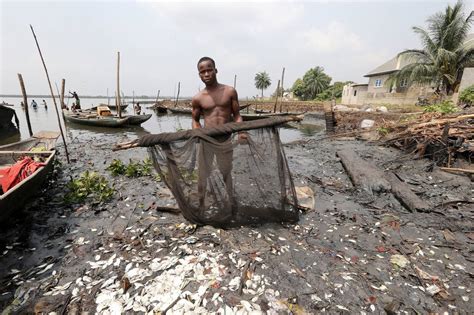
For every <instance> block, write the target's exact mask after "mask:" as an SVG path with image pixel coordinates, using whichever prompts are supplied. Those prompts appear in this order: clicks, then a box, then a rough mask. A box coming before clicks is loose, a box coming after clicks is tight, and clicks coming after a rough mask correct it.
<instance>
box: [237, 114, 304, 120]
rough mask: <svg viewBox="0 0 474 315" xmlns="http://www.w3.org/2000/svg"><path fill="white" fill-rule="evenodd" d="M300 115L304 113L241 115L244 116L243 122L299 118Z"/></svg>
mask: <svg viewBox="0 0 474 315" xmlns="http://www.w3.org/2000/svg"><path fill="white" fill-rule="evenodd" d="M299 115H304V113H291V112H288V113H266V114H257V113H255V114H240V116H242V120H243V121H249V120H257V119H263V118H268V117H274V116H299Z"/></svg>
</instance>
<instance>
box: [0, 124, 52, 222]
mask: <svg viewBox="0 0 474 315" xmlns="http://www.w3.org/2000/svg"><path fill="white" fill-rule="evenodd" d="M42 133H43V135H44V136H45V138H42V137H41V133H38V134H35V135H34V136H33V137H32V138H30V139H28V140H24V141H19V142H16V143H12V144H8V145H4V146H1V147H0V168H4V167H9V166H11V165H13V164H15V163H16V161H18V160H20V159H21V158H22V157H24V156H31V157H41V158H42V159H43V160H44V163H45V164H46V165H45V166H43V167H41V168H39V169H37V170H36V171H35V172H34V173H33V174H31V175H30V176H28V177H27V178H26V179H24V180H22V181H21V182H20V183H18V184H16V185H15V186H14V187H12V188H10V189H9V190H8V191H7V192H6V193H4V194H2V195H0V224H2V223H4V222H6V221H7V220H8V218H9V217H10V216H11V215H12V214H13V213H16V212H17V211H20V210H22V209H23V207H24V206H25V204H26V203H27V202H28V201H30V200H31V197H33V196H34V195H36V194H38V193H40V192H41V189H42V187H43V184H44V182H45V180H46V178H47V177H48V175H49V174H50V173H51V171H52V170H53V162H54V158H55V155H56V151H55V150H54V147H55V145H56V140H57V137H58V136H59V134H58V133H53V132H42ZM55 135H56V136H55ZM54 136H55V137H54ZM35 148H36V149H42V150H43V149H44V150H46V151H41V152H34V151H31V150H29V149H33V150H34V149H35Z"/></svg>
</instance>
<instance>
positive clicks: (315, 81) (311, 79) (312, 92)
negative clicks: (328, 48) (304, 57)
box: [292, 66, 332, 100]
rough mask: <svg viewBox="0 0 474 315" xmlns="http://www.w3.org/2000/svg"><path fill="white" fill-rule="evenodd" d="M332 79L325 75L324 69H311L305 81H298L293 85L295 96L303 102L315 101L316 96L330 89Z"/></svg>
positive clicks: (305, 76)
mask: <svg viewBox="0 0 474 315" xmlns="http://www.w3.org/2000/svg"><path fill="white" fill-rule="evenodd" d="M331 80H332V78H331V77H330V76H328V75H327V74H326V73H324V68H323V67H319V66H318V67H315V68H312V69H309V70H308V71H307V72H306V73H305V75H304V76H303V79H297V80H296V81H295V83H294V84H293V88H292V91H293V94H294V95H295V96H297V97H299V98H300V99H302V100H313V99H315V97H316V95H318V94H319V93H321V92H323V91H324V90H326V89H327V88H328V87H329V84H330V83H331Z"/></svg>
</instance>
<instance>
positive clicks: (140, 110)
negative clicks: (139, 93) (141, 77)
mask: <svg viewBox="0 0 474 315" xmlns="http://www.w3.org/2000/svg"><path fill="white" fill-rule="evenodd" d="M141 112H142V107H141V106H140V103H138V102H137V103H136V104H135V113H136V114H137V115H140V113H141Z"/></svg>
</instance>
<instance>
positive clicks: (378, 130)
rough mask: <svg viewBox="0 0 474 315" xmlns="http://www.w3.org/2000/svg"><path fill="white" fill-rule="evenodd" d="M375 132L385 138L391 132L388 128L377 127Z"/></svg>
mask: <svg viewBox="0 0 474 315" xmlns="http://www.w3.org/2000/svg"><path fill="white" fill-rule="evenodd" d="M376 130H377V132H378V133H379V134H380V135H382V136H386V135H387V134H388V133H389V132H390V131H391V130H390V128H387V127H378V128H377V129H376Z"/></svg>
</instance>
